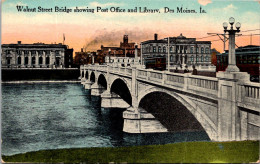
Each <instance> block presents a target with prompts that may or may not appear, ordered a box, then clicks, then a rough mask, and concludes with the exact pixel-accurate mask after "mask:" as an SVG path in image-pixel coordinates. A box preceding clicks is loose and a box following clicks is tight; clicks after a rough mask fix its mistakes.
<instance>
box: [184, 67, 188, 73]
mask: <svg viewBox="0 0 260 164" xmlns="http://www.w3.org/2000/svg"><path fill="white" fill-rule="evenodd" d="M184 73H189V69H188V66H187V65H186V66H185V70H184Z"/></svg>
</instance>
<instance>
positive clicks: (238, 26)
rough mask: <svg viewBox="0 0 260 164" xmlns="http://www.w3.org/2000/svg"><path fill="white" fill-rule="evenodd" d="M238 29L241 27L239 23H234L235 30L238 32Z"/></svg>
mask: <svg viewBox="0 0 260 164" xmlns="http://www.w3.org/2000/svg"><path fill="white" fill-rule="evenodd" d="M240 27H241V24H240V23H239V22H237V23H236V28H237V30H239V29H240Z"/></svg>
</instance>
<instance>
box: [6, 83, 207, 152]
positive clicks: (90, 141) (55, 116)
mask: <svg viewBox="0 0 260 164" xmlns="http://www.w3.org/2000/svg"><path fill="white" fill-rule="evenodd" d="M100 101H101V100H100V97H96V96H91V95H90V91H89V90H85V89H84V88H83V87H82V86H81V85H80V84H78V83H24V84H2V154H3V155H13V154H18V153H25V152H30V151H37V150H45V149H60V148H80V147H119V146H133V145H151V144H167V143H175V142H185V141H208V140H209V138H208V136H207V134H206V132H205V131H200V132H178V133H150V134H128V133H124V132H122V128H123V118H122V112H123V111H124V110H125V109H104V108H101V107H100Z"/></svg>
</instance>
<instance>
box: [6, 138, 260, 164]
mask: <svg viewBox="0 0 260 164" xmlns="http://www.w3.org/2000/svg"><path fill="white" fill-rule="evenodd" d="M2 158H3V160H4V161H5V162H55V163H57V162H65V163H69V162H70V163H71V162H91V163H95V162H100V163H108V162H116V163H121V162H127V163H157V162H159V163H195V162H196V163H222V162H223V163H242V162H243V163H249V162H256V161H257V160H258V159H259V141H239V142H236V141H234V142H183V143H174V144H166V145H149V146H132V147H117V148H75V149H73V148H71V149H57V150H41V151H36V152H28V153H24V154H17V155H12V156H2Z"/></svg>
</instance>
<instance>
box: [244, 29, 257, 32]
mask: <svg viewBox="0 0 260 164" xmlns="http://www.w3.org/2000/svg"><path fill="white" fill-rule="evenodd" d="M257 30H260V29H254V30H246V31H241V32H248V31H257Z"/></svg>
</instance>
